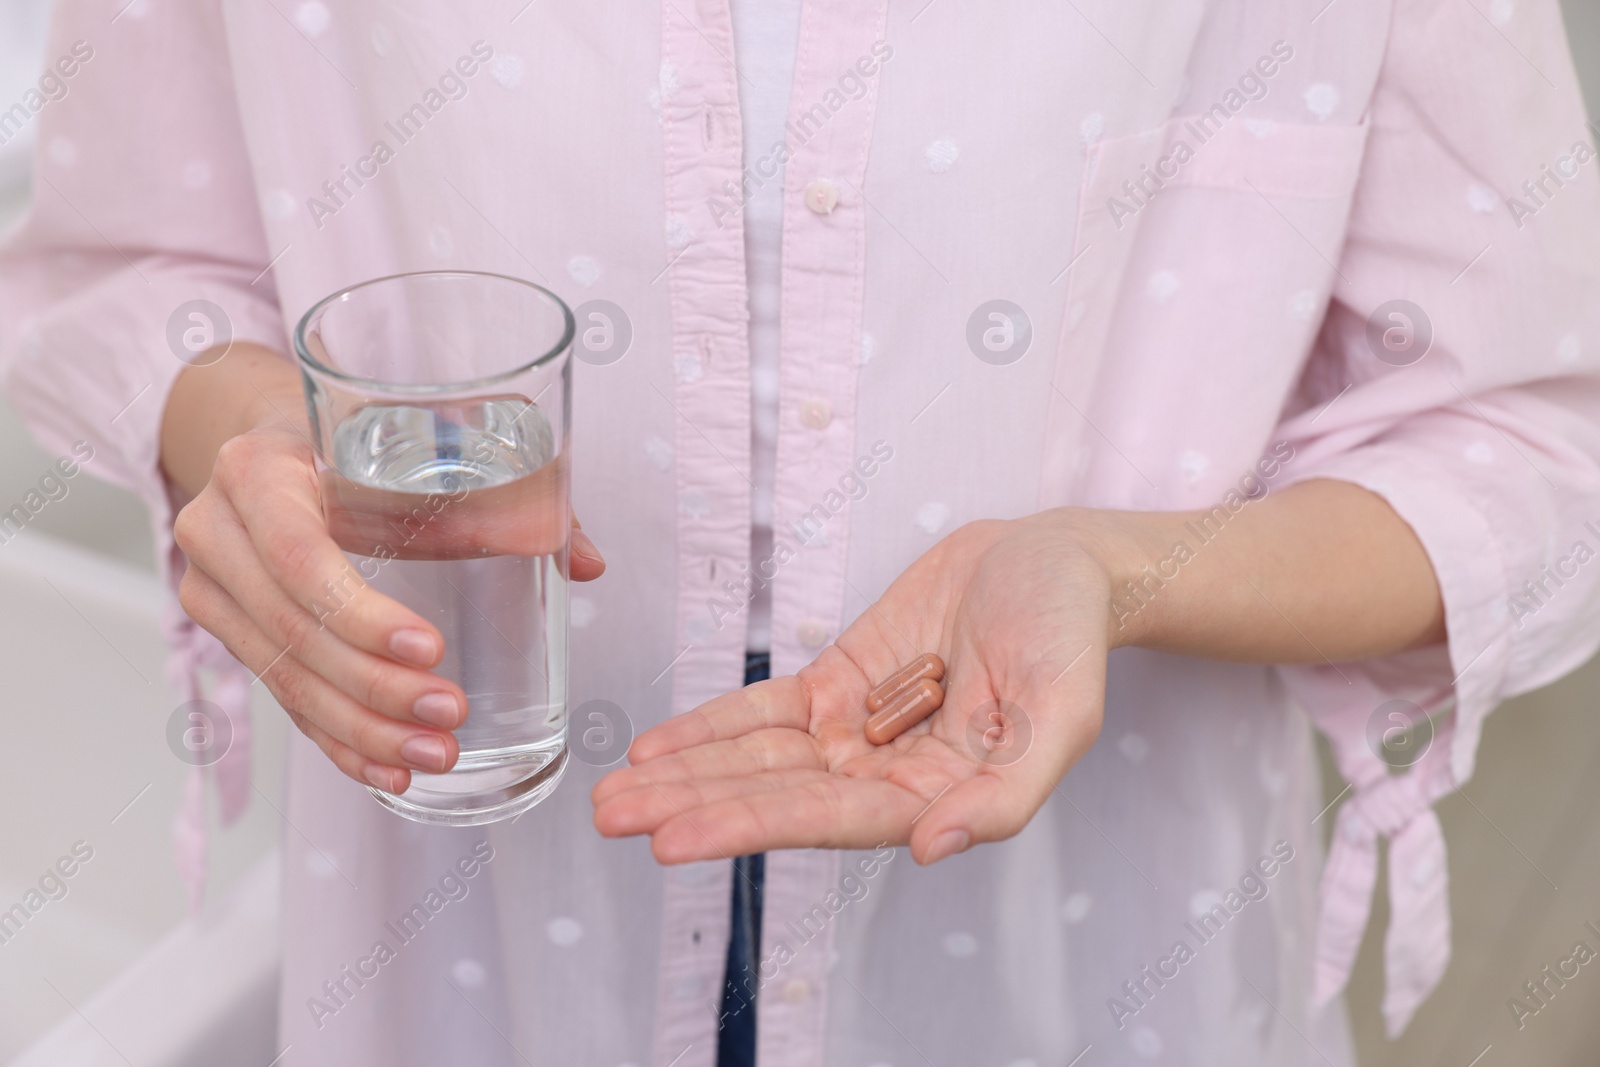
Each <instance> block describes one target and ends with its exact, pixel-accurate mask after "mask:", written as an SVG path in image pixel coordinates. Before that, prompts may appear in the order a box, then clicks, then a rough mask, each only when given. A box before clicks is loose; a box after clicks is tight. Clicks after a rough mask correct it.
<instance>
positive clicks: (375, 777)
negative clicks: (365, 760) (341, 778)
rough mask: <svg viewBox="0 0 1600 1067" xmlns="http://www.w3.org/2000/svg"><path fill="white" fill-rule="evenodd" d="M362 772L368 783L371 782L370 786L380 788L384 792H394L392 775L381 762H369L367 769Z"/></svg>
mask: <svg viewBox="0 0 1600 1067" xmlns="http://www.w3.org/2000/svg"><path fill="white" fill-rule="evenodd" d="M362 773H363V775H364V777H365V778H366V779H367V781H368V783H370V784H371V786H372V788H374V789H381V790H383V791H384V792H385V793H393V792H394V777H393V775H392V774H391V773H390V771H389V768H387V767H385V766H383V765H382V764H378V763H373V764H369V765H368V766H367V769H366V770H365V771H364V772H362Z"/></svg>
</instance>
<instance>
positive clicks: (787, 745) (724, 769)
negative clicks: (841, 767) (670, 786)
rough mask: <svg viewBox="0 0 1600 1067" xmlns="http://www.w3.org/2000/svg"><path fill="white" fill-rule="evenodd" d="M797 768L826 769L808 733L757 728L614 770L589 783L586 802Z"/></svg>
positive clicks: (599, 801)
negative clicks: (592, 784) (642, 789)
mask: <svg viewBox="0 0 1600 1067" xmlns="http://www.w3.org/2000/svg"><path fill="white" fill-rule="evenodd" d="M797 768H798V769H805V770H826V769H827V763H826V761H825V760H824V758H823V754H822V750H821V749H820V748H819V747H818V745H817V743H816V741H815V740H814V739H813V738H812V737H811V736H810V735H809V734H807V733H806V732H805V731H803V730H797V729H793V728H791V727H777V728H773V729H768V730H757V731H756V732H755V733H750V734H742V735H740V736H738V737H730V738H728V739H726V740H723V741H710V742H707V743H706V744H703V745H692V746H690V747H688V748H684V749H680V750H679V751H677V752H670V753H668V754H666V755H664V756H658V757H656V758H655V759H651V760H646V761H643V762H641V763H636V764H634V765H633V766H631V767H619V768H618V769H617V770H614V771H612V772H611V773H610V774H608V775H606V776H605V777H604V778H602V779H600V781H599V782H597V783H596V784H595V787H594V792H593V793H592V794H591V799H593V801H594V803H595V804H600V803H602V802H603V801H605V800H607V799H608V798H610V797H612V796H615V795H617V794H618V793H623V792H626V791H628V790H630V789H637V788H639V787H641V786H648V785H650V784H652V783H656V782H681V781H688V780H694V779H711V778H732V777H737V776H740V775H754V774H762V773H765V772H768V771H782V770H792V769H797Z"/></svg>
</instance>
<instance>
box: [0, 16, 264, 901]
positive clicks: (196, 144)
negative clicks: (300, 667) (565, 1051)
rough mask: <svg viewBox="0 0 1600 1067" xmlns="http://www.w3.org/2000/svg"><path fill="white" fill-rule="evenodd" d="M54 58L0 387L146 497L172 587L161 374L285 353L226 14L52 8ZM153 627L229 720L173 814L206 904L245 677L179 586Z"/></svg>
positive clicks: (228, 800)
mask: <svg viewBox="0 0 1600 1067" xmlns="http://www.w3.org/2000/svg"><path fill="white" fill-rule="evenodd" d="M46 57H47V62H48V63H49V64H50V70H51V71H53V72H54V73H55V74H56V75H57V76H58V78H59V85H60V86H62V87H64V88H63V89H60V90H56V91H55V92H54V98H52V99H46V98H44V97H43V96H42V94H41V96H40V98H39V100H36V101H33V102H31V103H26V106H27V107H28V108H29V109H30V121H31V122H33V123H35V124H36V134H37V136H36V140H37V144H38V146H39V151H38V154H37V162H36V165H35V170H34V189H33V201H32V206H31V209H30V211H29V213H28V214H27V215H26V216H25V217H24V219H23V221H22V222H21V224H20V225H19V226H18V227H17V228H16V229H15V230H14V231H12V232H11V233H10V234H9V235H8V236H7V238H6V240H5V242H4V245H3V247H0V386H3V388H4V389H5V390H6V392H7V394H8V396H9V397H10V399H11V402H12V404H13V405H14V407H15V408H16V410H17V411H18V413H19V414H20V415H21V417H22V419H23V421H24V422H25V423H26V424H27V425H28V427H29V429H30V430H32V432H33V434H34V435H35V437H37V438H38V439H39V441H40V442H41V443H42V444H43V445H44V446H45V447H46V448H47V449H49V450H51V451H53V452H57V453H59V454H61V455H64V456H67V455H70V456H75V457H77V459H78V460H79V461H81V462H82V468H83V469H84V470H85V471H87V472H88V473H89V474H91V475H92V476H94V477H98V478H101V479H104V480H106V481H108V482H111V483H113V484H116V485H119V486H122V487H124V488H127V489H131V490H133V491H134V492H136V493H137V494H138V495H139V496H140V497H141V498H142V499H143V500H144V502H145V503H146V504H147V505H148V507H149V509H150V515H151V520H152V523H153V525H154V530H155V541H156V547H157V564H158V567H159V569H160V572H161V574H162V577H163V580H164V581H165V582H166V584H167V586H168V587H169V588H172V587H174V586H175V584H176V581H177V579H178V578H179V577H180V576H181V574H182V567H183V560H182V555H181V553H180V552H179V551H178V549H177V548H176V546H175V545H174V544H173V540H172V532H171V531H172V519H173V515H174V511H175V503H176V501H174V500H173V498H172V497H171V495H170V494H169V490H168V486H167V484H166V480H165V478H164V476H163V475H162V472H161V465H160V431H161V420H162V415H163V412H164V410H165V407H166V402H167V397H168V395H169V393H170V391H171V388H172V384H173V382H174V381H175V380H176V379H177V376H178V374H179V373H180V372H181V371H183V370H184V369H185V368H186V367H187V366H188V362H187V361H188V360H192V359H193V358H194V357H195V356H197V355H199V354H200V352H201V351H204V350H205V349H207V348H209V347H211V346H212V345H213V344H220V343H221V342H223V341H224V340H227V339H231V340H232V341H233V342H235V343H238V342H253V343H256V344H260V345H264V346H267V347H269V348H272V349H274V350H276V351H278V352H280V353H281V352H284V351H285V349H286V345H285V343H284V341H285V329H284V323H283V319H282V315H281V313H280V310H279V307H278V301H277V295H276V292H275V290H274V286H273V282H272V278H271V276H270V272H269V267H270V264H271V262H272V259H273V253H270V252H269V250H268V248H267V246H266V239H265V236H264V233H263V227H262V223H261V217H260V213H259V210H258V206H257V197H256V193H255V189H254V186H253V184H252V180H251V169H250V162H249V160H248V158H247V155H246V149H245V142H244V137H243V135H242V131H241V128H240V120H239V115H238V110H237V107H236V104H235V99H234V91H233V85H232V78H231V76H230V72H229V66H228V49H227V43H226V40H225V38H224V34H223V26H222V17H221V14H220V11H219V9H218V4H217V3H216V2H215V0H209V2H196V3H186V4H150V3H138V4H129V3H127V0H90V2H85V3H76V2H74V3H63V4H57V5H55V11H54V15H53V22H52V27H51V33H50V40H49V45H48V50H47V52H46ZM69 71H70V73H69ZM53 84H54V83H53ZM28 99H29V98H25V101H27V100H28ZM35 103H36V104H37V105H38V106H36V107H35V106H34V104H35ZM290 207H291V209H292V204H291V205H290ZM223 358H226V356H224V357H223ZM80 442H82V443H83V444H85V445H87V446H88V447H87V449H85V448H81V447H77V446H78V445H79V443H80ZM163 629H164V632H165V635H166V637H167V640H168V642H169V644H170V646H171V649H172V653H171V656H170V657H169V659H168V664H167V676H168V680H169V681H170V682H171V684H172V686H173V688H174V689H175V690H176V691H177V692H178V693H179V694H181V695H182V697H183V699H185V700H186V701H196V700H198V699H200V696H201V683H200V668H201V667H207V668H210V669H211V671H212V672H213V678H214V682H213V685H212V688H211V691H210V696H211V698H212V700H211V704H212V706H213V707H215V708H218V709H220V711H221V713H222V714H223V715H224V716H225V717H226V718H227V720H228V721H229V724H230V726H231V733H230V734H229V735H228V736H230V737H231V738H232V741H231V744H230V745H229V747H228V748H227V749H226V750H225V751H224V753H223V755H222V756H221V757H219V758H218V759H217V760H216V762H215V763H214V764H212V765H211V766H209V767H204V768H202V767H199V766H196V767H194V768H193V769H192V771H191V773H190V778H189V783H188V787H187V790H186V792H185V795H184V801H183V805H182V807H181V809H180V811H179V813H178V816H177V821H176V824H175V826H174V845H175V849H176V859H177V863H178V868H179V874H180V876H181V877H182V878H183V880H184V882H185V883H186V885H187V886H188V888H189V892H190V902H191V906H198V904H199V902H200V898H201V891H202V887H203V885H204V881H205V875H206V866H207V863H206V855H207V840H208V831H207V821H206V805H205V803H204V792H203V790H204V784H203V783H204V779H205V778H206V777H208V776H209V777H213V778H214V779H215V781H216V784H217V787H218V791H219V796H220V801H221V815H222V821H223V823H224V824H225V825H226V824H228V823H231V822H232V821H234V820H235V819H236V818H237V817H238V816H239V814H240V813H241V812H242V811H243V810H244V807H245V805H246V803H247V801H248V798H249V794H250V719H249V713H250V687H249V682H250V681H251V677H250V673H249V671H247V670H245V669H244V668H243V667H242V666H240V665H239V664H238V663H237V662H235V661H234V660H233V659H232V658H231V657H230V656H229V655H228V654H227V652H226V650H225V649H224V648H223V647H222V645H221V643H220V642H218V641H217V640H216V639H215V638H213V637H212V636H211V635H210V634H208V633H206V632H205V631H204V630H202V629H200V628H199V627H198V626H197V625H195V623H194V622H193V621H192V620H190V619H189V618H188V617H187V616H186V615H184V613H183V612H182V610H181V609H180V608H179V607H178V604H177V601H176V598H175V597H171V598H169V600H168V603H167V604H166V611H165V614H164V616H163Z"/></svg>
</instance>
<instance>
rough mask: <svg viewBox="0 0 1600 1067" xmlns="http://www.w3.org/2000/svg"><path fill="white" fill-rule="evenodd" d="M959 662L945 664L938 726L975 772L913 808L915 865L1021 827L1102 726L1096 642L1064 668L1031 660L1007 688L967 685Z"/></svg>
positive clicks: (1101, 673)
mask: <svg viewBox="0 0 1600 1067" xmlns="http://www.w3.org/2000/svg"><path fill="white" fill-rule="evenodd" d="M962 666H964V667H967V668H968V669H967V670H966V671H964V672H962V673H959V674H958V673H956V672H952V685H951V687H950V692H949V694H948V696H947V697H946V700H945V705H944V707H942V708H940V709H939V714H940V715H941V716H944V719H943V721H942V722H941V723H940V728H939V731H938V732H939V734H940V736H941V738H942V740H944V741H945V742H946V743H947V744H949V745H951V746H952V747H953V748H955V749H956V752H957V755H958V756H961V757H965V758H968V759H971V760H972V762H973V767H974V772H975V773H973V774H972V775H971V776H970V777H967V778H964V779H962V780H959V781H956V782H955V783H954V784H952V785H951V786H950V787H949V788H948V789H947V790H946V792H945V793H943V794H942V795H941V796H940V797H939V798H938V799H937V800H935V801H934V802H933V803H932V804H931V805H929V807H928V809H927V810H926V811H925V812H923V813H922V814H921V815H920V816H918V818H917V821H916V824H915V825H914V826H913V827H912V833H911V855H912V857H913V858H914V859H916V861H917V862H918V863H921V864H929V863H936V862H938V861H939V860H941V859H944V858H945V857H947V856H951V855H954V854H955V853H958V852H963V851H965V850H966V849H968V848H970V847H972V846H973V845H975V844H978V843H979V842H983V841H1001V840H1004V839H1006V838H1009V837H1014V836H1015V835H1016V834H1018V833H1020V832H1021V831H1022V828H1023V827H1025V826H1026V825H1027V824H1028V822H1029V820H1031V819H1032V818H1033V815H1034V813H1035V812H1037V811H1038V810H1039V808H1041V807H1042V806H1043V805H1044V802H1045V801H1046V800H1047V799H1048V798H1049V796H1050V792H1051V790H1053V789H1054V788H1055V787H1056V785H1057V784H1058V783H1059V782H1060V781H1061V779H1062V778H1063V777H1064V776H1065V775H1066V773H1067V771H1068V769H1069V768H1071V766H1072V765H1073V764H1075V763H1076V762H1077V761H1078V760H1079V759H1081V758H1082V756H1083V754H1084V753H1085V752H1087V751H1088V750H1089V747H1090V746H1091V745H1092V744H1094V740H1095V738H1096V737H1097V736H1098V735H1099V732H1100V723H1101V718H1102V714H1103V709H1104V703H1105V652H1104V649H1103V648H1098V649H1097V648H1094V647H1093V646H1092V645H1091V647H1090V648H1089V649H1087V650H1086V652H1085V654H1084V655H1082V657H1081V658H1080V659H1079V660H1078V661H1077V662H1076V663H1075V664H1073V666H1072V668H1071V669H1070V670H1063V669H1062V667H1061V666H1059V665H1056V664H1054V663H1052V662H1041V663H1038V664H1035V665H1033V666H1032V667H1030V668H1029V669H1028V670H1027V672H1026V675H1025V677H1024V679H1023V680H1022V684H1021V685H1020V687H1019V688H1018V689H1017V690H1016V692H1015V695H1014V696H1010V695H1002V696H998V697H997V696H996V695H995V693H996V692H997V691H998V692H999V693H1002V694H1005V693H1006V690H1007V688H1009V687H1006V686H992V685H991V684H989V682H988V681H987V680H985V681H984V682H983V683H982V684H975V683H974V681H973V680H972V673H971V665H969V664H963V665H962Z"/></svg>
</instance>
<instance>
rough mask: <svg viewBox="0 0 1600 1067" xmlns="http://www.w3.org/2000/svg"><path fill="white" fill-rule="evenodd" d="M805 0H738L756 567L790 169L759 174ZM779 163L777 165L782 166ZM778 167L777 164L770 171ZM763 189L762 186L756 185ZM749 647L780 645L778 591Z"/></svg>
mask: <svg viewBox="0 0 1600 1067" xmlns="http://www.w3.org/2000/svg"><path fill="white" fill-rule="evenodd" d="M800 3H801V0H759V2H758V0H731V4H732V10H733V48H734V63H735V66H736V67H737V69H738V72H739V79H738V80H739V109H740V112H741V114H742V116H743V124H742V125H743V130H744V166H745V169H746V172H747V173H749V175H750V178H751V183H752V184H751V188H752V189H754V195H753V196H752V197H751V198H750V202H749V203H747V204H746V205H745V209H744V227H745V229H744V253H745V276H746V281H747V283H748V285H749V290H750V402H751V412H750V415H751V419H750V446H751V468H752V469H751V475H752V478H753V480H754V483H755V492H754V494H753V498H752V508H751V511H752V515H751V530H750V563H751V567H752V569H754V568H755V566H756V564H757V562H759V561H761V560H764V559H766V558H767V557H768V556H770V555H771V554H772V488H773V483H774V482H775V480H776V478H777V469H776V468H777V443H778V305H779V298H780V294H781V292H782V249H783V168H782V164H781V162H780V163H778V172H777V174H776V175H775V176H774V177H772V178H766V179H763V178H761V177H760V176H759V175H757V174H756V173H755V172H754V167H755V164H756V162H757V161H758V160H761V159H763V158H766V157H768V156H769V155H770V154H771V152H772V149H773V147H774V146H776V145H778V144H780V143H782V142H783V140H784V123H785V121H786V120H787V119H788V113H789V85H790V83H791V82H792V81H793V80H794V60H795V51H796V49H797V47H798V45H799V40H800ZM775 162H776V161H775ZM763 169H767V170H770V169H771V164H768V165H767V166H766V167H765V168H763ZM756 182H761V183H762V184H761V185H760V186H759V188H758V187H756V185H755V183H756ZM749 611H750V619H749V632H748V634H747V635H746V647H747V648H749V649H750V650H751V651H755V652H765V651H767V650H768V649H769V648H771V645H772V591H771V588H770V587H769V588H766V589H759V590H757V592H756V596H755V599H754V600H753V601H751V603H750V608H749Z"/></svg>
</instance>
